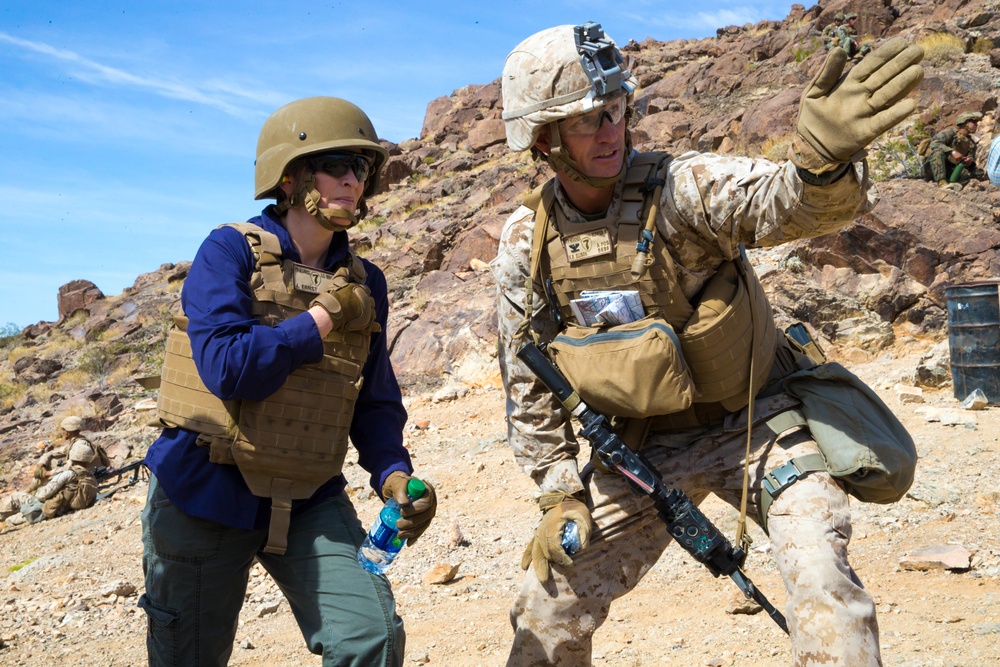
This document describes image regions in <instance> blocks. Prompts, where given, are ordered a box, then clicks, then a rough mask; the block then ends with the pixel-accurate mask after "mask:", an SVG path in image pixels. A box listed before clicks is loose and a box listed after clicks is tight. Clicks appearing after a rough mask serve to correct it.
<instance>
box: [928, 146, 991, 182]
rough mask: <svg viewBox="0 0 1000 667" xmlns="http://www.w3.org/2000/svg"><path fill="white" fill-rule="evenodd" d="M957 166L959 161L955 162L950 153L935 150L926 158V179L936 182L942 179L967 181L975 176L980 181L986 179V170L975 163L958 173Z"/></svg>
mask: <svg viewBox="0 0 1000 667" xmlns="http://www.w3.org/2000/svg"><path fill="white" fill-rule="evenodd" d="M957 166H958V163H957V162H954V161H953V160H952V158H951V157H950V156H949V154H948V153H943V152H941V151H933V152H931V153H928V154H927V157H926V158H924V179H925V180H928V181H932V182H934V183H940V182H941V181H948V182H951V183H966V182H968V181H969V180H970V179H973V178H974V179H976V180H978V181H984V180H986V172H985V171H983V170H982V169H980V168H979V167H977V166H976V165H975V164H973V165H972V167H966V168H964V169H962V170H961V171H960V172H959V173H958V174H957V175H956V174H955V167H957Z"/></svg>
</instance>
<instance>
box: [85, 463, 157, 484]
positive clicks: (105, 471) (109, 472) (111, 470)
mask: <svg viewBox="0 0 1000 667" xmlns="http://www.w3.org/2000/svg"><path fill="white" fill-rule="evenodd" d="M145 468H146V460H145V459H139V460H138V461H132V462H131V463H126V464H125V465H123V466H118V467H112V466H99V467H97V468H95V469H94V477H96V478H97V482H98V483H101V482H104V481H106V480H109V479H111V478H112V477H114V478H115V480H116V481H117V480H120V479H121V478H122V476H124V475H127V474H128V473H132V477H131V478H130V479H129V484H135V483H136V482H137V481H139V475H141V474H143V473H144V471H145Z"/></svg>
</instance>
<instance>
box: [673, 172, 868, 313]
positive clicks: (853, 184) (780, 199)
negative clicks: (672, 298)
mask: <svg viewBox="0 0 1000 667" xmlns="http://www.w3.org/2000/svg"><path fill="white" fill-rule="evenodd" d="M876 202H877V196H876V192H875V190H874V188H873V186H872V183H871V181H870V180H869V178H868V166H867V163H866V162H863V161H862V162H860V163H857V164H854V165H853V166H852V167H850V168H849V171H848V173H847V174H845V175H844V176H843V177H842V178H840V179H839V180H838V181H837V182H835V183H833V184H832V185H827V186H823V187H819V186H814V185H808V184H806V183H803V182H802V180H801V179H800V178H799V176H798V173H797V171H796V168H795V165H794V164H792V163H791V162H789V161H786V162H783V163H781V164H776V163H774V162H770V161H768V160H763V159H753V158H745V157H728V156H720V155H714V154H710V153H696V152H689V153H685V154H683V155H680V156H679V157H677V158H675V159H674V161H673V163H672V164H671V166H670V174H669V176H668V185H667V187H665V188H664V189H663V196H662V200H661V205H660V211H661V216H660V220H659V222H660V224H662V225H663V227H664V229H663V231H664V233H665V234H666V236H667V237H668V238H670V239H671V245H672V246H673V248H674V252H675V254H676V256H677V258H678V259H679V260H680V262H679V263H680V265H681V268H682V270H683V269H685V268H686V269H688V270H690V271H695V272H700V271H708V270H714V269H715V268H716V267H717V266H718V264H719V263H721V262H722V261H723V260H725V259H732V258H733V257H735V256H736V254H737V253H738V248H739V245H740V244H744V245H747V246H751V247H764V246H775V245H780V244H782V243H788V242H789V241H794V240H796V239H803V238H813V237H816V236H822V235H824V234H829V233H831V232H835V231H837V230H839V229H841V228H843V227H845V226H847V225H848V224H850V223H851V222H852V221H854V219H855V218H857V217H858V216H859V215H861V214H863V213H865V212H867V211H870V210H871V209H872V208H873V207H874V206H875V204H876ZM683 282H685V281H684V280H683V277H682V283H683ZM697 287H700V285H697V286H693V287H692V289H695V288H697ZM685 293H686V294H687V295H688V296H691V294H692V292H691V291H689V289H688V286H685Z"/></svg>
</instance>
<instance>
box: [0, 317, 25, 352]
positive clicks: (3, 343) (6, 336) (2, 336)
mask: <svg viewBox="0 0 1000 667" xmlns="http://www.w3.org/2000/svg"><path fill="white" fill-rule="evenodd" d="M20 339H21V329H20V327H18V326H17V325H16V324H14V323H13V322H8V323H7V324H5V325H3V326H2V327H0V348H4V347H7V346H9V345H13V344H14V343H16V342H18V341H19V340H20Z"/></svg>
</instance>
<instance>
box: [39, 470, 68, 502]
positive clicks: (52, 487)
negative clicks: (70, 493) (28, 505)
mask: <svg viewBox="0 0 1000 667" xmlns="http://www.w3.org/2000/svg"><path fill="white" fill-rule="evenodd" d="M75 477H76V473H75V472H73V471H72V470H63V471H62V472H60V473H59V474H58V475H53V476H52V479H50V480H49V481H48V483H47V484H46V485H45V486H43V487H42V488H40V489H38V490H37V491H35V497H36V498H38V499H39V500H48V499H49V498H51V497H52V496H54V495H56V494H57V493H59V491H61V490H62V488H63V487H64V486H66V485H67V484H69V483H70V482H71V481H73V479H74V478H75Z"/></svg>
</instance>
